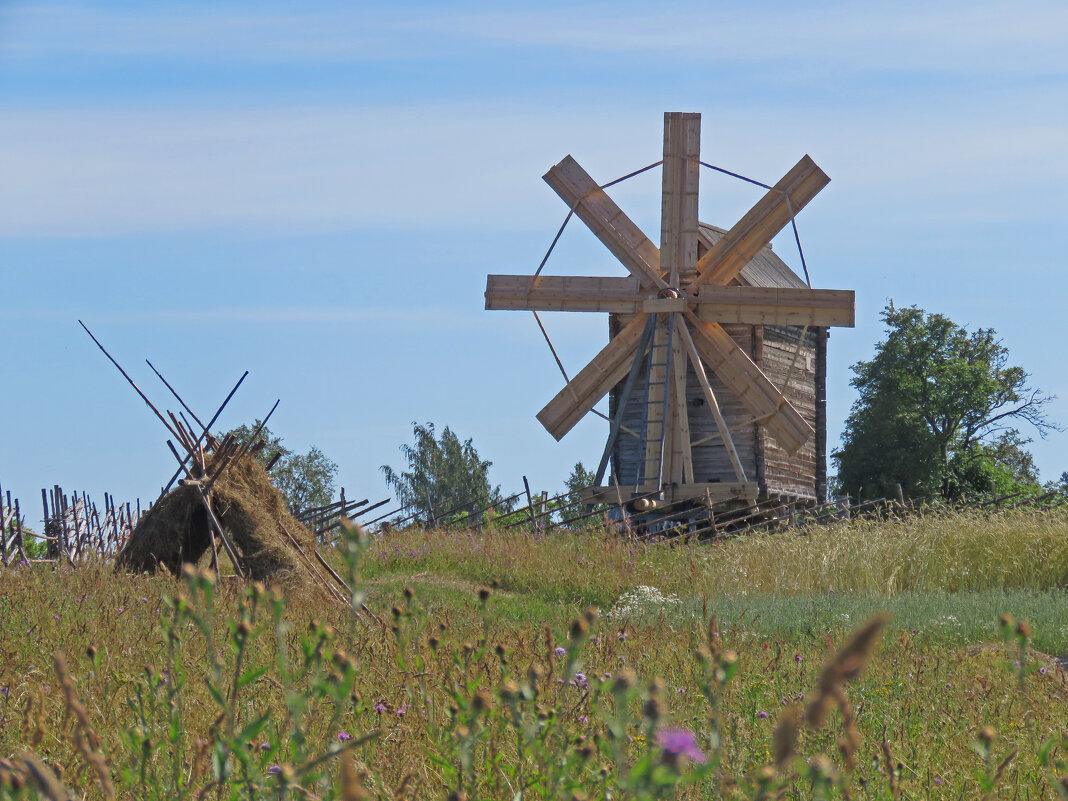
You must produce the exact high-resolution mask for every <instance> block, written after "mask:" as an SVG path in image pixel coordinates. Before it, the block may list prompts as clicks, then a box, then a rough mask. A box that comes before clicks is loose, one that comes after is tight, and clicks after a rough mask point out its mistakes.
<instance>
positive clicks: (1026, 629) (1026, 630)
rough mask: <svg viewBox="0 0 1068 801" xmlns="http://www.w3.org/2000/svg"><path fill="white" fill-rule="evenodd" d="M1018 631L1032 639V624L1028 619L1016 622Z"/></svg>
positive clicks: (1019, 633)
mask: <svg viewBox="0 0 1068 801" xmlns="http://www.w3.org/2000/svg"><path fill="white" fill-rule="evenodd" d="M1016 633H1017V634H1018V635H1020V636H1021V637H1025V638H1028V639H1030V637H1031V624H1029V623H1028V622H1027V621H1026V620H1021V621H1020V622H1019V623H1017V624H1016Z"/></svg>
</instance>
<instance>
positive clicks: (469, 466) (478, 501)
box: [381, 422, 506, 519]
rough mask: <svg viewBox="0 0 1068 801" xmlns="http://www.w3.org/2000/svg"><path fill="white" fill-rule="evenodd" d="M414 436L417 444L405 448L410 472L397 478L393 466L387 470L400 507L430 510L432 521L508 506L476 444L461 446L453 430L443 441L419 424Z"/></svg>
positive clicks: (446, 430) (467, 442) (384, 467)
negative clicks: (491, 478)
mask: <svg viewBox="0 0 1068 801" xmlns="http://www.w3.org/2000/svg"><path fill="white" fill-rule="evenodd" d="M412 434H413V436H414V438H415V442H414V443H413V444H411V445H409V444H404V445H401V446H400V450H401V453H403V454H404V458H405V460H406V461H407V462H408V469H407V470H402V471H400V472H397V471H395V470H394V469H393V468H392V467H390V466H388V465H382V467H381V470H382V472H383V473H384V474H385V477H386V483H387V484H389V485H390V486H392V487H393V488H394V489H395V490H396V493H397V500H398V501H399V502H400V503H402V504H404V505H405V506H413V507H417V508H420V509H422V510H424V511H425V512H426V513H427V516H428V519H430V518H434V517H437V516H440V515H443V514H447V513H449V512H452V511H454V510H459V509H460V508H463V509H464V511H470V512H477V511H479V510H481V509H482V508H484V507H487V506H490V505H491V504H497V505H501V504H502V501H503V498H502V497H501V488H500V486H497V487H492V486H490V481H489V469H490V466H491V465H492V464H493V463H492V462H490V461H487V460H483V459H481V458H480V457H479V455H478V451H476V450H475V446H474V445H473V444H472V442H471V440H470V439H467V440H464V441H463V442H461V441H460V438H459V437H458V436H456V434H455V432H453V430H452V429H451V428H449V427H448V426H446V427H445V428H444V429H443V430H442V432H441V437H440V438H439V437H438V436H437V432H436V430H435V428H434V424H433V423H426V424H425V425H420V424H419V423H416V422H413V423H412ZM498 511H506V510H501V509H499V510H498Z"/></svg>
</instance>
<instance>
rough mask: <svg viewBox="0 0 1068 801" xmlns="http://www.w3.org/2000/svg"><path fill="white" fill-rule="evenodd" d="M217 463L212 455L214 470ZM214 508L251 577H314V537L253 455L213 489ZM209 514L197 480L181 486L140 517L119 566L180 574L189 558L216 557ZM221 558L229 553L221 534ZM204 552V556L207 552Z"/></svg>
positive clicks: (234, 465)
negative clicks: (312, 563)
mask: <svg viewBox="0 0 1068 801" xmlns="http://www.w3.org/2000/svg"><path fill="white" fill-rule="evenodd" d="M213 469H214V467H213V464H212V459H211V458H210V457H209V458H208V463H207V470H208V474H209V475H210V474H211V473H212V471H213ZM211 503H212V509H213V510H214V511H215V516H216V517H217V518H218V519H219V522H220V523H222V527H223V529H225V530H226V532H227V534H229V536H230V539H231V541H232V542H233V544H234V547H235V548H236V549H237V551H238V554H239V556H240V557H241V561H242V565H243V567H244V568H245V569H246V570H247V571H248V573H249V574H250V576H251V578H252V579H255V580H257V581H271V582H284V583H287V584H290V583H298V584H304V583H309V584H310V583H312V582H313V581H315V577H314V576H313V574H312V571H314V570H315V568H314V567H312V566H311V564H310V563H311V562H312V561H313V560H314V559H315V556H314V552H315V539H314V537H313V536H312V534H311V532H310V531H308V529H307V528H305V527H304V526H303V525H301V524H300V523H298V522H297V520H296V519H295V518H294V517H293V516H292V515H291V514H290V513H289V510H288V509H287V508H286V503H285V500H284V499H283V498H282V495H281V493H279V492H278V490H277V489H276V488H275V487H274V485H273V484H272V483H271V479H270V477H269V476H268V475H267V471H266V470H264V469H263V466H262V465H261V464H260V463H259V462H258V461H256V459H255V458H254V457H253V456H248V455H246V456H243V457H240V458H238V459H235V460H234V461H233V462H231V464H230V465H229V466H228V467H227V468H226V469H225V470H224V471H223V474H222V475H221V476H220V477H219V480H218V481H217V482H216V483H215V486H214V487H213V488H212V491H211ZM210 537H211V534H210V528H209V524H208V515H207V512H206V511H205V510H204V505H203V504H202V503H201V501H200V496H199V495H198V493H197V490H196V488H195V487H184V486H179V487H177V488H176V489H174V490H172V491H171V492H170V493H169V494H168V495H167V496H166V497H164V498H163V500H161V501H160V502H159V503H157V504H156V505H155V506H153V507H152V508H151V509H150V510H149V511H148V513H147V514H146V515H145V516H144V517H143V518H141V521H140V522H139V523H138V524H137V527H136V528H135V529H134V531H133V533H132V534H131V535H130V539H129V540H128V541H127V543H126V545H124V546H123V548H122V550H121V551H120V552H119V554H118V557H117V559H116V564H117V567H118V568H119V569H124V570H131V571H135V572H143V571H150V572H154V571H156V570H159V569H160V568H164V569H166V570H168V571H170V572H171V573H173V574H175V575H179V574H180V573H181V570H182V565H183V564H184V563H187V562H188V563H193V564H196V563H197V562H199V561H201V560H202V559H207V560H210V558H211V539H210ZM217 546H218V550H219V554H220V560H226V561H229V560H228V559H227V556H226V551H225V550H224V548H223V544H222V542H219V541H217ZM205 555H207V556H206V557H205Z"/></svg>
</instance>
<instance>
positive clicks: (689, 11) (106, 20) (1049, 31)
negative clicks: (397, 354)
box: [0, 0, 1068, 80]
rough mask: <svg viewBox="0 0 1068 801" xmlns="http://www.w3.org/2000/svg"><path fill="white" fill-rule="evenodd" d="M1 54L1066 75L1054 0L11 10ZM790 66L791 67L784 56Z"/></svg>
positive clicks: (1061, 17) (1064, 26) (1067, 12)
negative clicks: (556, 57)
mask: <svg viewBox="0 0 1068 801" xmlns="http://www.w3.org/2000/svg"><path fill="white" fill-rule="evenodd" d="M4 22H5V27H6V35H5V36H4V37H3V38H0V54H2V55H4V56H6V57H9V58H19V59H41V60H43V59H53V58H55V57H57V56H64V55H79V54H81V55H91V56H102V55H104V56H114V57H120V58H121V57H127V58H143V57H145V56H155V57H163V58H168V59H177V60H188V61H196V62H198V63H202V62H203V61H205V60H214V61H218V62H227V63H232V62H245V63H250V64H255V63H315V62H350V63H356V62H366V61H370V60H384V61H396V60H421V59H437V58H442V57H447V58H459V59H464V58H469V57H470V55H471V52H472V51H471V47H472V46H475V47H483V48H493V49H500V48H508V47H513V48H514V47H517V46H518V47H527V48H537V49H548V50H553V51H558V52H564V53H571V54H575V55H581V56H582V57H590V56H592V55H595V54H602V55H625V56H626V57H627V59H628V61H631V62H643V61H650V60H654V59H662V58H663V57H664V56H665V55H669V56H671V57H672V58H673V59H682V60H684V61H686V62H689V63H692V64H724V63H730V64H736V65H741V66H745V67H748V68H768V69H777V70H779V74H780V75H781V77H782V79H784V80H788V79H790V78H791V77H794V78H796V75H797V74H798V73H799V72H800V73H802V74H804V73H808V72H810V71H813V70H817V71H818V70H821V69H826V68H827V67H828V66H829V65H842V64H848V65H849V66H850V68H851V69H864V70H883V71H890V72H893V73H903V72H909V71H915V70H925V71H930V70H935V71H940V72H946V73H950V74H954V75H960V74H975V75H988V76H997V77H998V79H1003V78H1005V77H1007V76H1034V75H1039V74H1049V73H1051V72H1052V73H1054V74H1057V75H1063V73H1064V60H1063V55H1062V53H1063V42H1064V41H1065V40H1066V39H1068V7H1066V6H1065V5H1064V4H1063V3H1058V2H1030V3H1027V4H1024V5H1021V4H1015V5H1010V4H1005V3H1003V2H994V0H987V1H986V2H978V3H976V2H969V3H965V2H962V1H961V0H957V1H955V2H951V3H940V4H937V5H932V4H930V3H915V2H913V3H869V4H863V5H858V4H856V3H848V2H830V3H816V4H811V3H806V4H803V5H799V4H795V5H792V6H790V5H783V4H768V5H757V4H747V5H746V6H745V8H744V9H743V10H734V9H722V8H720V9H715V8H711V7H710V6H708V4H705V3H692V2H687V3H661V4H657V5H656V6H655V7H654V6H650V5H649V4H648V3H611V4H607V3H596V4H581V5H578V4H563V3H559V4H551V3H550V4H547V5H539V6H538V7H537V8H533V9H531V8H523V7H518V8H516V7H511V8H507V9H505V10H501V9H500V7H499V6H496V5H494V6H491V7H489V8H486V7H482V6H480V5H479V4H476V3H470V2H468V3H464V4H450V6H449V7H448V10H443V9H442V7H441V6H440V5H437V4H428V5H418V4H414V5H413V4H404V5H400V6H396V7H394V8H390V9H385V10H383V9H381V8H372V7H369V6H368V5H367V4H346V5H340V6H335V7H333V8H323V7H319V8H313V9H304V8H302V9H301V11H300V12H299V13H298V12H292V11H288V10H282V9H280V8H278V7H271V6H269V5H267V6H263V5H256V6H247V7H244V8H242V7H240V6H239V7H237V8H236V9H235V8H225V7H214V6H213V7H210V8H208V7H204V8H196V7H192V6H190V5H188V4H183V5H173V4H140V5H134V6H128V7H122V8H121V9H114V8H102V7H97V8H93V7H87V6H85V5H82V4H53V5H44V6H17V5H16V6H11V7H9V8H8V9H7V10H6V13H5V17H4ZM784 64H789V65H790V70H789V73H783V72H782V65H784Z"/></svg>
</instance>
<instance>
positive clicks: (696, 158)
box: [660, 111, 701, 287]
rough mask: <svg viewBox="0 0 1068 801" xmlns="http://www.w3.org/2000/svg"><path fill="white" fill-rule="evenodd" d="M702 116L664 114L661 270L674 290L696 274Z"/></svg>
mask: <svg viewBox="0 0 1068 801" xmlns="http://www.w3.org/2000/svg"><path fill="white" fill-rule="evenodd" d="M700 160H701V115H700V114H684V113H682V112H677V111H675V112H672V111H669V112H667V113H666V114H664V166H663V170H662V176H663V178H662V182H661V186H662V200H661V204H660V269H661V270H662V271H664V272H666V273H667V274H668V276H669V277H668V282H669V283H670V284H671V285H672V286H675V287H677V286H678V285H679V277H680V276H681V275H685V276H689V275H692V274H693V273H695V272H696V270H697V193H698V186H699V179H700V176H701V172H700V170H701V163H700Z"/></svg>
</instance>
